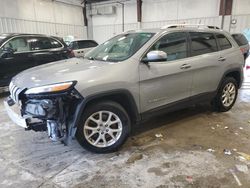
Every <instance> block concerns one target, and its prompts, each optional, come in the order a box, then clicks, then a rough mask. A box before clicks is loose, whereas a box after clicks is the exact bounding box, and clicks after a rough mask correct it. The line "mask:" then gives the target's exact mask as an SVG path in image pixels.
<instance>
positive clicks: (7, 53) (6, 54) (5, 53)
mask: <svg viewBox="0 0 250 188" xmlns="http://www.w3.org/2000/svg"><path fill="white" fill-rule="evenodd" d="M0 52H1V54H0V57H1V58H10V57H13V54H14V50H13V49H12V48H9V47H7V48H3V49H2V50H0Z"/></svg>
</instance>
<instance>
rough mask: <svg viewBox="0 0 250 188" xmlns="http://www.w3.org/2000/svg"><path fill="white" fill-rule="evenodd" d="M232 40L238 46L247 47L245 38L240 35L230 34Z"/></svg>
mask: <svg viewBox="0 0 250 188" xmlns="http://www.w3.org/2000/svg"><path fill="white" fill-rule="evenodd" d="M232 36H233V38H234V40H235V41H236V42H237V44H238V45H239V46H243V45H247V44H248V41H247V39H246V37H245V36H244V35H242V34H232Z"/></svg>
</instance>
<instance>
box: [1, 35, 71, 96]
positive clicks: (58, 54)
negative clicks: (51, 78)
mask: <svg viewBox="0 0 250 188" xmlns="http://www.w3.org/2000/svg"><path fill="white" fill-rule="evenodd" d="M69 57H71V51H70V50H69V49H68V47H67V45H66V44H65V43H64V42H63V40H62V39H60V38H58V37H52V36H45V35H38V34H13V33H12V34H1V35H0V92H3V91H5V90H6V86H8V85H9V83H10V80H11V78H12V77H13V76H15V75H16V74H17V73H19V72H21V71H23V70H25V69H28V68H31V67H34V66H37V65H42V64H45V63H49V62H53V61H57V60H62V59H67V58H69Z"/></svg>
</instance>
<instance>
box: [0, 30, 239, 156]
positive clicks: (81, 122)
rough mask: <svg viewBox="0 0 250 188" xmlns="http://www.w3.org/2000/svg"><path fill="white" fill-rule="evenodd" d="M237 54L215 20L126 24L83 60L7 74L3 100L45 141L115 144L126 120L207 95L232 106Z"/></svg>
mask: <svg viewBox="0 0 250 188" xmlns="http://www.w3.org/2000/svg"><path fill="white" fill-rule="evenodd" d="M243 63H244V58H243V55H242V53H241V51H240V48H239V46H238V45H237V44H236V42H235V40H234V39H233V38H232V36H231V35H230V34H229V33H227V32H225V31H222V30H220V29H218V28H215V27H208V26H201V25H195V26H193V25H171V26H166V27H164V28H161V29H158V30H139V31H128V32H125V33H122V34H120V35H118V36H115V37H114V38H112V39H110V40H108V41H107V42H104V43H103V44H101V45H100V46H98V47H97V48H95V49H94V50H92V51H91V52H89V53H87V54H86V56H85V58H84V59H77V58H73V59H68V60H62V61H59V62H54V63H51V64H47V65H42V66H39V67H35V68H31V69H29V70H26V71H24V72H22V73H20V74H18V75H17V76H15V77H14V78H13V79H12V81H11V83H10V86H9V90H10V97H8V99H7V100H5V102H4V104H5V107H6V110H7V112H8V115H9V117H10V118H11V119H12V120H13V121H14V122H16V123H17V124H18V125H20V126H23V127H25V128H26V130H31V129H32V130H35V131H47V132H48V135H49V138H51V139H52V140H53V141H58V140H61V141H63V142H64V143H66V144H67V143H68V142H69V141H70V140H71V139H72V138H73V137H76V138H77V140H78V142H79V143H80V144H81V145H82V146H83V147H84V148H86V149H88V150H90V151H93V152H97V153H105V152H112V151H115V150H117V149H118V148H119V147H120V146H121V145H122V144H123V143H124V142H125V140H126V138H127V137H128V135H129V133H130V129H131V126H132V125H134V124H135V123H136V122H140V121H141V120H142V119H145V118H148V117H151V116H153V115H156V114H160V113H166V112H169V111H173V110H177V109H180V108H185V107H187V106H189V105H193V104H196V103H200V102H203V101H209V102H210V101H211V102H212V104H213V105H214V106H215V107H216V109H217V110H218V111H220V112H225V111H228V110H230V109H231V108H232V106H233V105H234V103H235V100H236V98H237V92H238V89H239V88H240V87H241V83H242V77H243V75H242V67H243Z"/></svg>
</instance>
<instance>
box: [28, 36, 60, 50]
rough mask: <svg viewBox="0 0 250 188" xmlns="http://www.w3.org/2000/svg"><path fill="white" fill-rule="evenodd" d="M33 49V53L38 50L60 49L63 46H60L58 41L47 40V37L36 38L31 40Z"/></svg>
mask: <svg viewBox="0 0 250 188" xmlns="http://www.w3.org/2000/svg"><path fill="white" fill-rule="evenodd" d="M29 42H30V45H31V49H32V50H33V51H36V50H48V49H52V48H58V47H61V44H60V45H59V43H58V41H56V40H53V39H50V38H47V37H34V38H31V39H30V40H29Z"/></svg>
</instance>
